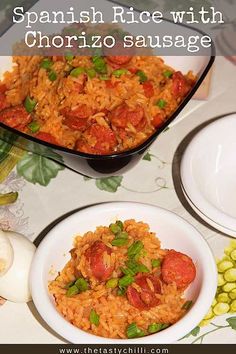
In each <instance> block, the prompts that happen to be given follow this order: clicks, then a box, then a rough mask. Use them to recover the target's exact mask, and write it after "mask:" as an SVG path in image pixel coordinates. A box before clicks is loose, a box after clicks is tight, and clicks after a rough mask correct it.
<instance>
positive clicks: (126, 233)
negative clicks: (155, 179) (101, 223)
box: [116, 231, 129, 239]
mask: <svg viewBox="0 0 236 354" xmlns="http://www.w3.org/2000/svg"><path fill="white" fill-rule="evenodd" d="M116 237H117V238H126V239H127V238H128V237H129V234H128V232H126V231H122V232H119V233H118V234H117V235H116Z"/></svg>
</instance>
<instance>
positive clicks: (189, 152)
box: [181, 114, 236, 236]
mask: <svg viewBox="0 0 236 354" xmlns="http://www.w3.org/2000/svg"><path fill="white" fill-rule="evenodd" d="M235 131H236V114H231V115H228V116H225V117H222V118H220V119H218V120H216V121H214V122H213V123H211V124H209V125H208V126H207V127H205V128H204V129H203V130H201V131H200V132H199V133H198V134H197V135H196V136H195V137H194V138H193V140H192V141H191V142H190V144H189V146H188V147H187V149H186V150H185V152H184V155H183V158H182V161H181V183H182V188H183V190H184V193H185V195H187V197H188V199H190V201H191V203H192V204H193V205H194V206H195V208H196V210H197V212H198V211H200V212H201V216H202V215H203V216H204V217H205V218H207V219H208V222H209V220H210V223H211V222H213V223H214V227H216V228H217V229H219V230H220V231H223V232H225V233H227V234H229V235H230V236H233V235H234V236H236V235H235V234H236V204H235V199H236V183H235V181H236V154H235V151H236V138H235Z"/></svg>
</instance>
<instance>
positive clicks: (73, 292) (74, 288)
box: [66, 285, 79, 297]
mask: <svg viewBox="0 0 236 354" xmlns="http://www.w3.org/2000/svg"><path fill="white" fill-rule="evenodd" d="M78 293H79V289H78V288H77V286H76V285H72V286H71V287H70V288H69V289H68V290H67V292H66V296H68V297H71V296H74V295H77V294H78Z"/></svg>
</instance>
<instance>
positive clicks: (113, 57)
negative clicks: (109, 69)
mask: <svg viewBox="0 0 236 354" xmlns="http://www.w3.org/2000/svg"><path fill="white" fill-rule="evenodd" d="M104 55H105V56H106V58H107V60H108V61H109V62H110V63H111V64H115V65H118V66H119V67H120V66H122V65H125V64H128V63H129V62H130V61H131V59H132V57H133V56H134V49H133V48H129V49H128V48H124V45H123V42H122V41H117V42H116V45H115V47H113V48H111V49H109V48H105V49H104Z"/></svg>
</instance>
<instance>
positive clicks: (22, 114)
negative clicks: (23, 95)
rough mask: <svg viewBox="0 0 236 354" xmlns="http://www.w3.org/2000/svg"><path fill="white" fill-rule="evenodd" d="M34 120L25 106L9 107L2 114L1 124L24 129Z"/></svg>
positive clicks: (0, 116)
mask: <svg viewBox="0 0 236 354" xmlns="http://www.w3.org/2000/svg"><path fill="white" fill-rule="evenodd" d="M31 120H32V117H31V115H30V114H29V113H28V112H27V111H26V109H25V107H24V106H23V105H19V106H15V107H9V108H6V109H4V110H3V111H2V112H0V122H2V123H4V124H6V125H8V126H9V127H11V128H18V127H24V126H26V125H27V124H29V123H30V122H31Z"/></svg>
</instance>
